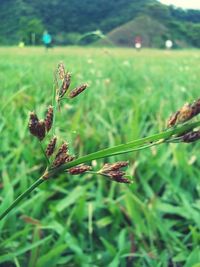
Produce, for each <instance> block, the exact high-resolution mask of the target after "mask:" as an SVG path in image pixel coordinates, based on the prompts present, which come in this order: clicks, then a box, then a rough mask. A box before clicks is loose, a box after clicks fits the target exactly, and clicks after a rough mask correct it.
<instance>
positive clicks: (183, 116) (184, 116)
mask: <svg viewBox="0 0 200 267" xmlns="http://www.w3.org/2000/svg"><path fill="white" fill-rule="evenodd" d="M199 113H200V99H198V100H196V101H194V102H193V103H192V104H188V103H187V104H185V105H184V106H183V107H182V108H181V109H180V110H178V111H177V112H176V113H175V114H173V115H172V116H171V117H170V118H169V120H168V122H167V126H168V127H172V126H174V125H176V124H178V123H183V122H186V121H188V120H191V119H192V118H193V117H195V116H197V115H198V114H199Z"/></svg>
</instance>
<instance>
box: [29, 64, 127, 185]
mask: <svg viewBox="0 0 200 267" xmlns="http://www.w3.org/2000/svg"><path fill="white" fill-rule="evenodd" d="M55 74H56V75H55V85H56V101H57V104H58V106H59V104H60V103H59V102H60V100H61V99H62V98H63V97H64V96H65V95H66V93H67V92H68V90H69V88H70V84H71V74H70V72H68V71H65V67H64V65H63V63H60V64H59V65H58V68H57V70H56V73H55ZM87 87H88V85H87V84H86V83H85V84H82V85H80V86H77V87H76V88H74V89H73V90H71V91H69V93H68V94H67V96H68V98H74V97H76V96H78V95H79V94H80V93H82V92H83V91H84V90H85V89H86V88H87ZM53 121H54V109H53V107H52V106H49V107H48V109H47V113H46V117H45V119H44V120H39V119H38V117H37V115H36V113H34V112H31V113H30V119H29V130H30V133H31V134H32V135H34V136H36V137H37V138H38V139H39V140H40V141H42V140H43V139H44V138H45V136H46V134H47V133H48V132H49V131H50V130H51V128H52V124H53ZM56 144H57V137H56V136H54V137H52V138H51V140H50V141H49V143H48V145H47V147H46V150H45V154H46V158H47V161H48V164H49V166H48V168H47V172H46V174H45V175H44V179H48V178H49V175H48V170H56V168H59V167H60V166H62V165H63V164H65V163H68V162H71V161H73V160H74V159H75V157H74V156H72V155H70V154H69V148H68V144H67V143H66V142H63V143H62V144H61V145H60V147H59V148H58V149H56ZM51 158H52V160H50V159H51ZM127 166H128V162H127V161H118V162H115V163H106V164H105V165H104V166H103V168H102V169H101V170H99V171H96V172H95V171H93V173H96V174H100V175H103V176H106V177H108V178H109V179H111V180H112V181H116V182H119V183H131V181H130V180H129V179H127V178H126V177H125V172H124V171H122V170H121V168H123V167H127ZM91 169H92V168H91V166H89V165H85V164H81V165H78V166H74V167H71V168H69V169H66V171H67V172H68V173H69V174H70V175H78V174H83V173H85V172H87V171H90V170H91Z"/></svg>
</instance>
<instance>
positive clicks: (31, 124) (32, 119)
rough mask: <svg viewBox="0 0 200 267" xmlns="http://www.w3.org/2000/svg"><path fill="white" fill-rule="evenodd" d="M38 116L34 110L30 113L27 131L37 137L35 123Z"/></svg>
mask: <svg viewBox="0 0 200 267" xmlns="http://www.w3.org/2000/svg"><path fill="white" fill-rule="evenodd" d="M38 121H39V120H38V117H37V115H36V114H35V113H34V112H31V113H30V118H29V124H28V127H29V131H30V133H31V134H32V135H34V136H36V137H37V124H38Z"/></svg>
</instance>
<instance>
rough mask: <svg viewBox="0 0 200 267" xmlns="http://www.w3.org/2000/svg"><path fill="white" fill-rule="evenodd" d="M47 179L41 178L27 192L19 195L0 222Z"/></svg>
mask: <svg viewBox="0 0 200 267" xmlns="http://www.w3.org/2000/svg"><path fill="white" fill-rule="evenodd" d="M44 181H45V179H43V178H42V177H40V178H39V179H38V180H36V181H35V183H33V184H32V185H31V186H30V187H29V188H28V189H27V190H26V191H25V192H23V193H22V194H21V195H19V196H18V197H17V198H16V199H15V201H14V202H13V203H12V204H11V205H10V206H9V207H8V208H7V209H6V210H5V211H4V212H3V213H2V214H1V215H0V221H1V220H2V219H3V218H4V217H5V216H6V215H7V214H8V213H9V212H10V211H11V210H13V209H14V208H15V207H16V206H17V205H18V203H19V202H20V201H21V200H22V199H24V198H25V197H27V196H28V195H29V194H30V193H31V192H32V191H33V190H34V189H35V188H36V187H38V186H39V185H40V184H41V183H43V182H44Z"/></svg>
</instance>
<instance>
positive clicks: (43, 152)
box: [39, 141, 50, 166]
mask: <svg viewBox="0 0 200 267" xmlns="http://www.w3.org/2000/svg"><path fill="white" fill-rule="evenodd" d="M39 143H40V147H41V150H42V154H43V155H44V157H45V159H46V162H47V165H48V166H49V165H50V161H49V159H48V157H47V155H46V152H45V150H44V148H43V145H42V143H41V141H39Z"/></svg>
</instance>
